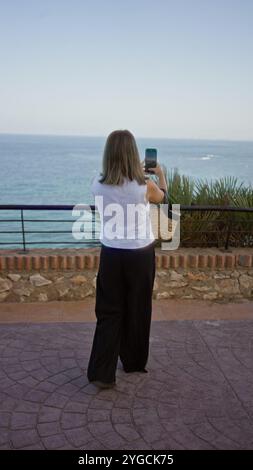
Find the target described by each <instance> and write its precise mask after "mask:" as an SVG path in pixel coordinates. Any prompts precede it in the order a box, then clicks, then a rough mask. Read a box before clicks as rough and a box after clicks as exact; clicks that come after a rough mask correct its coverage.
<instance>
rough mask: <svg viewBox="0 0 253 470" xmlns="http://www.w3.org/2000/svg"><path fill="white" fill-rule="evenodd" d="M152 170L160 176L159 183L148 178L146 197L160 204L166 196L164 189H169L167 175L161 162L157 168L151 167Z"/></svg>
mask: <svg viewBox="0 0 253 470" xmlns="http://www.w3.org/2000/svg"><path fill="white" fill-rule="evenodd" d="M150 170H152V171H153V172H154V173H155V174H156V175H157V176H158V179H159V183H158V185H157V184H156V183H155V182H154V181H153V180H147V193H146V197H147V200H148V201H149V202H153V203H156V204H159V203H160V202H162V201H163V198H164V192H163V191H162V189H163V190H164V191H167V190H168V188H167V183H166V179H165V175H164V173H163V170H162V168H161V167H160V165H159V164H157V166H156V167H155V168H150Z"/></svg>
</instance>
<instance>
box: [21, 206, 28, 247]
mask: <svg viewBox="0 0 253 470" xmlns="http://www.w3.org/2000/svg"><path fill="white" fill-rule="evenodd" d="M21 226H22V240H23V251H27V249H26V245H25V224H24V214H23V209H21Z"/></svg>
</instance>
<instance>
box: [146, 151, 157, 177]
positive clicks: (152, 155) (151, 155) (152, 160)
mask: <svg viewBox="0 0 253 470" xmlns="http://www.w3.org/2000/svg"><path fill="white" fill-rule="evenodd" d="M156 165H157V149H146V150H145V171H146V172H147V173H154V172H153V171H151V170H149V168H155V167H156Z"/></svg>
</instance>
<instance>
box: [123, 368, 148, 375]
mask: <svg viewBox="0 0 253 470" xmlns="http://www.w3.org/2000/svg"><path fill="white" fill-rule="evenodd" d="M123 369H124V371H125V372H126V373H129V372H144V373H146V374H147V372H148V371H147V370H146V369H145V368H144V367H143V368H142V369H129V368H127V367H123Z"/></svg>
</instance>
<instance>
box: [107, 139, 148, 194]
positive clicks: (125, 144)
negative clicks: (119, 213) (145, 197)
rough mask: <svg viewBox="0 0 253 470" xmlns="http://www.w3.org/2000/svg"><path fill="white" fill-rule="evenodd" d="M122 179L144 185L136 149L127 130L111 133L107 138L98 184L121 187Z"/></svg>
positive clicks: (133, 140)
mask: <svg viewBox="0 0 253 470" xmlns="http://www.w3.org/2000/svg"><path fill="white" fill-rule="evenodd" d="M124 178H127V179H129V180H130V181H133V180H136V181H137V182H138V183H139V184H146V181H145V177H144V173H143V170H142V167H141V162H140V157H139V152H138V148H137V145H136V142H135V138H134V136H133V134H131V132H130V131H128V130H117V131H113V132H111V134H109V136H108V137H107V140H106V144H105V148H104V154H103V170H102V173H101V178H100V180H99V181H100V183H105V184H113V185H122V183H123V182H124Z"/></svg>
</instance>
